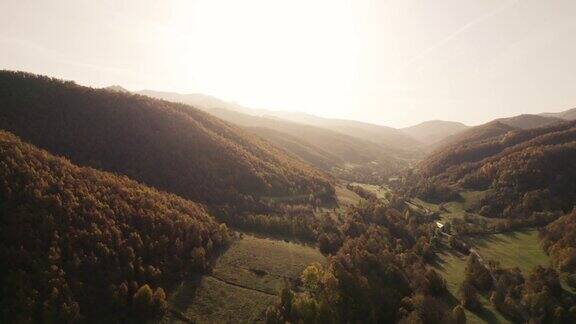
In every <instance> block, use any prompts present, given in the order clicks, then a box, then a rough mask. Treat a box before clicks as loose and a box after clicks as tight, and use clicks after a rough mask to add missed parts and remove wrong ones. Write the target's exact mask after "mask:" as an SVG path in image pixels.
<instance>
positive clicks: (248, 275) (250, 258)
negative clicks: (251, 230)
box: [162, 235, 326, 323]
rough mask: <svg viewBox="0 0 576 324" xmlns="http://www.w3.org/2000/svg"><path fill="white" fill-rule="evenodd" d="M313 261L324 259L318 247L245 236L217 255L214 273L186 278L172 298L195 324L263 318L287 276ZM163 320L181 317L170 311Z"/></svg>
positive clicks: (166, 321)
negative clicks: (170, 313) (176, 316)
mask: <svg viewBox="0 0 576 324" xmlns="http://www.w3.org/2000/svg"><path fill="white" fill-rule="evenodd" d="M314 262H318V263H322V264H324V263H326V258H325V257H324V256H323V255H322V254H321V253H320V252H319V251H318V250H317V249H316V248H314V247H310V246H305V245H302V244H297V243H290V242H285V241H280V240H274V239H269V238H259V237H255V236H251V235H244V236H243V238H242V239H240V240H238V241H237V242H234V243H233V244H232V246H231V247H230V248H229V249H228V250H227V251H226V252H225V253H224V254H223V255H222V256H221V257H220V258H219V259H218V261H217V262H216V265H215V266H214V269H213V271H212V273H211V274H210V275H205V276H202V277H200V278H198V277H197V278H190V279H188V280H186V281H184V282H183V283H182V284H181V285H180V286H179V287H178V288H177V289H176V290H175V291H174V292H173V293H171V294H170V296H169V298H168V302H169V304H170V306H171V307H172V309H174V310H176V311H178V312H180V313H181V314H182V315H184V316H185V317H187V318H189V319H191V320H193V321H195V322H197V323H252V322H261V321H263V320H264V312H265V311H266V308H267V307H268V306H270V305H272V304H273V303H274V302H276V301H277V299H278V297H277V295H278V293H279V292H280V290H281V289H282V287H283V285H284V281H285V280H291V279H294V278H298V277H299V276H300V274H301V272H302V270H304V268H306V266H307V265H309V264H311V263H314ZM162 322H163V323H173V322H179V320H178V319H176V318H175V317H174V315H168V316H166V317H165V318H164V319H163V320H162Z"/></svg>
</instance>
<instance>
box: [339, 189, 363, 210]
mask: <svg viewBox="0 0 576 324" xmlns="http://www.w3.org/2000/svg"><path fill="white" fill-rule="evenodd" d="M335 189H336V199H337V200H338V205H340V206H351V205H356V204H358V203H359V202H360V201H361V200H362V197H360V196H358V194H357V193H355V192H354V191H352V190H349V189H347V188H346V187H345V186H342V185H338V186H335Z"/></svg>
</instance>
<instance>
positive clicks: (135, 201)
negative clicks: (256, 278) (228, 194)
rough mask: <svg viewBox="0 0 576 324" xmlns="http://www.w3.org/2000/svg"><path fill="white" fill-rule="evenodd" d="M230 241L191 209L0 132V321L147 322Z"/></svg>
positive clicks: (196, 209)
mask: <svg viewBox="0 0 576 324" xmlns="http://www.w3.org/2000/svg"><path fill="white" fill-rule="evenodd" d="M229 239H230V233H229V231H228V229H227V228H226V226H224V225H219V224H218V223H216V222H215V221H214V220H213V218H212V217H211V216H210V215H208V214H207V212H206V210H205V209H204V208H203V207H202V206H200V205H198V204H195V203H192V202H190V201H187V200H184V199H181V198H179V197H177V196H175V195H172V194H167V193H163V192H159V191H156V190H154V189H151V188H149V187H146V186H143V185H141V184H139V183H137V182H135V181H132V180H130V179H128V178H126V177H123V176H122V177H121V176H116V175H113V174H111V173H106V172H101V171H97V170H94V169H91V168H86V167H85V168H81V167H77V166H75V165H73V164H71V163H70V162H69V161H67V160H65V159H63V158H58V157H54V156H52V155H50V154H49V153H47V152H46V151H43V150H40V149H37V148H35V147H34V146H32V145H29V144H26V143H23V142H22V141H20V140H19V139H18V138H17V137H16V136H14V135H12V134H10V133H7V132H4V131H2V132H0V263H1V264H2V267H0V287H2V288H1V294H0V309H1V314H0V322H3V323H28V322H37V323H63V322H77V321H84V322H106V321H120V322H125V321H133V322H140V321H142V320H145V319H149V318H153V317H155V316H158V315H160V314H161V313H163V312H165V311H166V300H165V299H166V295H165V289H166V288H168V287H170V285H171V284H173V283H175V282H176V281H178V280H179V279H180V278H182V277H183V276H185V275H188V274H191V273H201V272H204V271H206V270H207V269H208V267H209V259H210V257H211V256H213V255H214V254H215V253H217V252H218V250H219V249H220V248H221V247H223V246H225V245H226V244H227V242H228V240H229ZM96 320H97V321H96Z"/></svg>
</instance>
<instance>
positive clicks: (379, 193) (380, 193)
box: [350, 182, 390, 199]
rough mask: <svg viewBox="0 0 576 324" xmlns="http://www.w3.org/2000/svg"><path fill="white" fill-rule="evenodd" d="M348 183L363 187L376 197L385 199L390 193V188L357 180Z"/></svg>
mask: <svg viewBox="0 0 576 324" xmlns="http://www.w3.org/2000/svg"><path fill="white" fill-rule="evenodd" d="M350 185H352V186H358V187H360V188H363V189H364V190H366V191H369V192H371V193H372V194H374V195H375V196H376V198H378V199H387V197H388V195H389V194H390V189H388V188H386V187H383V186H377V185H372V184H367V183H358V182H352V183H350Z"/></svg>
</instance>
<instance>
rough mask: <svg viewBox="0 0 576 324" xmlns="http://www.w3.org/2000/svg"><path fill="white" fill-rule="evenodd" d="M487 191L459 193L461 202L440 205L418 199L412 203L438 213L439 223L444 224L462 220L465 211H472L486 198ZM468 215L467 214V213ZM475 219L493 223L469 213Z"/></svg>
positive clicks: (488, 219)
mask: <svg viewBox="0 0 576 324" xmlns="http://www.w3.org/2000/svg"><path fill="white" fill-rule="evenodd" d="M487 193H488V190H485V191H461V192H460V196H461V197H462V200H461V201H449V202H445V203H441V204H434V203H431V202H427V201H424V200H422V199H420V198H415V199H413V200H412V203H413V204H415V205H417V206H421V207H424V208H426V209H428V210H430V211H433V212H438V213H439V214H440V220H439V221H440V222H442V223H445V222H447V221H449V220H451V219H453V218H462V217H464V215H465V214H466V213H467V212H466V211H467V210H472V209H474V208H476V207H478V205H479V204H480V202H481V201H482V199H484V197H485V196H486V194H487ZM468 213H469V212H468ZM469 214H472V215H474V216H476V217H480V218H483V219H484V220H487V221H493V219H490V218H487V217H484V216H481V215H479V214H475V213H469Z"/></svg>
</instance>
